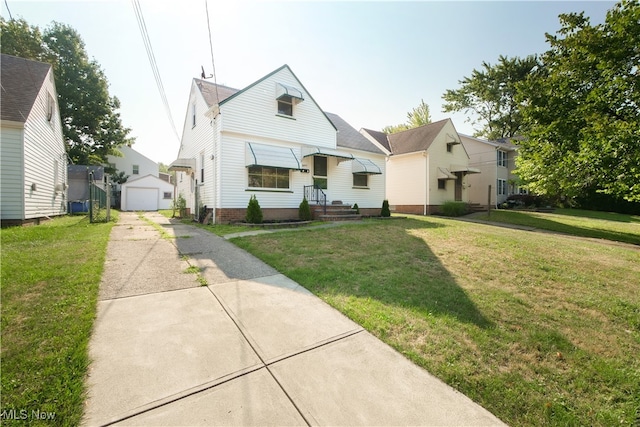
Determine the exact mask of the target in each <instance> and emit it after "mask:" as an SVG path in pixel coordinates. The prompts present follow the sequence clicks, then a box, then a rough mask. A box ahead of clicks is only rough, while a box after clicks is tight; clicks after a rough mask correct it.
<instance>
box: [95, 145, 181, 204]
mask: <svg viewBox="0 0 640 427" xmlns="http://www.w3.org/2000/svg"><path fill="white" fill-rule="evenodd" d="M118 150H119V151H120V152H121V153H122V157H118V156H111V155H110V156H107V160H108V161H109V167H110V168H111V169H115V171H116V172H124V173H125V174H126V176H127V182H126V183H125V184H122V185H119V184H113V192H114V199H116V200H117V199H118V198H119V201H120V205H119V206H120V209H122V210H123V211H127V210H128V211H155V210H158V209H169V208H170V207H171V201H172V200H173V196H174V191H173V184H171V183H170V182H169V180H168V179H166V178H167V177H166V176H164V175H166V174H163V176H162V177H161V176H160V172H159V169H158V164H157V163H156V162H154V161H153V160H151V159H150V158H148V157H146V156H144V155H143V154H141V153H139V152H137V151H136V150H134V149H133V148H131V147H129V146H126V145H124V146H122V147H118ZM125 185H126V191H125Z"/></svg>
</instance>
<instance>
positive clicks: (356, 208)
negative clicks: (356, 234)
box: [352, 203, 360, 214]
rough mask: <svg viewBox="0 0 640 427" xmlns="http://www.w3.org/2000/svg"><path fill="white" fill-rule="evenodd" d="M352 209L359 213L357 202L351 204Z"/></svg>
mask: <svg viewBox="0 0 640 427" xmlns="http://www.w3.org/2000/svg"><path fill="white" fill-rule="evenodd" d="M352 209H353V210H354V211H356V213H357V214H359V213H360V206H358V204H357V203H356V204H355V205H353V208H352Z"/></svg>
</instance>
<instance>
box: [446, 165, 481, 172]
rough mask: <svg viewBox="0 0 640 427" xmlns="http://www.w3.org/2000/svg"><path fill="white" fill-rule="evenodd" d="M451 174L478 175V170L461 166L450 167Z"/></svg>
mask: <svg viewBox="0 0 640 427" xmlns="http://www.w3.org/2000/svg"><path fill="white" fill-rule="evenodd" d="M450 170H451V172H464V173H480V169H476V168H472V167H469V166H463V165H451V168H450Z"/></svg>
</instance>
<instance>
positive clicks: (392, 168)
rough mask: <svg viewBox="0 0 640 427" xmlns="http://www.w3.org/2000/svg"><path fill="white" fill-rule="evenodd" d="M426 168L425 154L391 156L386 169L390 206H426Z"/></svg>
mask: <svg viewBox="0 0 640 427" xmlns="http://www.w3.org/2000/svg"><path fill="white" fill-rule="evenodd" d="M426 168H427V157H425V155H424V154H423V153H414V154H405V155H400V156H391V157H390V158H389V161H388V162H387V169H386V170H387V189H386V191H387V199H388V200H389V205H391V206H393V205H424V204H425V203H426V197H427V195H426V188H427V185H426V180H427V173H426ZM436 189H437V183H436Z"/></svg>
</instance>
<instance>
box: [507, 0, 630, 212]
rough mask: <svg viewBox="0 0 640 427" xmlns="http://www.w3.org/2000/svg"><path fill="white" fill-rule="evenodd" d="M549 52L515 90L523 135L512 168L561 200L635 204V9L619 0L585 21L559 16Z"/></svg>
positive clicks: (539, 190) (534, 187)
mask: <svg viewBox="0 0 640 427" xmlns="http://www.w3.org/2000/svg"><path fill="white" fill-rule="evenodd" d="M560 22H561V29H560V30H559V31H558V32H557V35H549V34H547V41H548V43H549V45H550V49H549V50H548V51H547V52H546V53H544V54H543V55H542V56H541V58H540V60H541V65H540V67H538V68H537V69H536V70H535V72H534V73H532V75H531V76H530V77H529V78H528V79H527V81H526V82H524V83H523V84H522V85H521V87H520V93H519V99H520V100H521V101H522V102H523V103H524V104H523V107H522V114H523V118H524V124H525V127H526V131H527V132H526V135H527V137H528V138H527V139H526V140H524V141H522V142H521V143H520V155H519V159H518V170H517V173H518V174H519V175H520V177H521V178H522V179H523V180H524V181H525V182H526V183H528V186H529V188H530V189H531V190H533V191H535V192H537V193H540V194H546V195H550V196H555V197H560V198H563V199H568V200H572V199H578V198H585V197H588V196H589V195H590V194H596V193H604V194H608V195H610V196H611V197H613V198H614V199H624V200H627V201H630V202H638V201H640V70H639V67H640V6H639V3H638V1H637V0H634V1H623V2H621V3H619V4H617V5H616V6H615V7H614V8H613V9H611V10H610V11H609V12H608V13H607V17H606V20H605V22H604V23H603V24H600V25H596V26H592V25H591V24H590V22H589V19H588V18H586V17H584V14H582V13H581V14H565V15H560Z"/></svg>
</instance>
